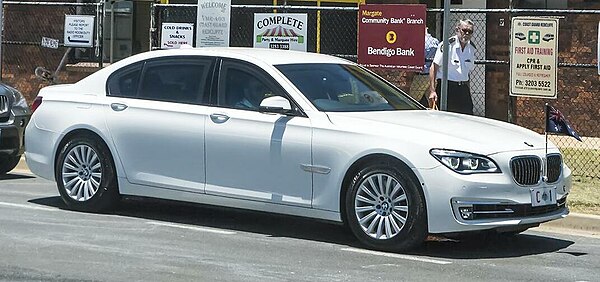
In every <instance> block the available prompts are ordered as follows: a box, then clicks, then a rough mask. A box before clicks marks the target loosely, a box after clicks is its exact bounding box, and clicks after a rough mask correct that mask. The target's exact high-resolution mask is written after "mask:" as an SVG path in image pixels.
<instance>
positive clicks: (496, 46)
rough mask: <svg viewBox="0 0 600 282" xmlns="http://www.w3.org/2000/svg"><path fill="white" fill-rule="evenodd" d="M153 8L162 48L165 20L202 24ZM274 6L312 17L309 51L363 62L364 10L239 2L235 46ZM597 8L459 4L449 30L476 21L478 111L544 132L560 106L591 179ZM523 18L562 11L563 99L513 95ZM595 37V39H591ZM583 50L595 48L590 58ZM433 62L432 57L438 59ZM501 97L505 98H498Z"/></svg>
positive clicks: (404, 79) (596, 149) (174, 10)
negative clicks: (515, 45) (512, 60)
mask: <svg viewBox="0 0 600 282" xmlns="http://www.w3.org/2000/svg"><path fill="white" fill-rule="evenodd" d="M153 9H154V10H153V19H152V23H153V25H152V28H153V33H152V38H151V45H152V46H153V47H154V48H157V46H159V42H158V40H159V39H160V30H161V29H160V26H161V23H163V22H177V23H194V24H195V23H196V11H197V10H196V9H197V8H196V5H160V4H157V5H154V7H153ZM274 10H277V12H278V13H286V12H287V13H305V14H307V15H308V23H309V27H308V31H307V32H308V36H307V37H308V38H309V39H308V40H307V42H308V43H307V51H309V52H320V53H324V54H332V55H336V56H340V57H344V58H347V59H351V60H356V54H357V52H356V42H357V24H356V23H357V17H358V8H357V7H314V6H310V7H308V6H303V7H301V6H257V5H232V9H231V25H230V26H231V33H230V45H231V46H238V47H243V46H245V47H251V46H253V42H252V36H253V34H252V33H253V23H254V21H253V20H254V14H255V13H272V12H273V11H274ZM442 12H443V10H442V9H428V12H427V17H428V21H427V24H428V27H429V31H430V32H431V33H432V35H433V36H435V37H437V38H441V37H442V30H441V28H440V26H441V24H442V23H441V22H442ZM596 12H599V11H593V10H587V11H582V10H571V11H567V10H564V11H556V10H555V11H549V10H546V11H544V10H540V11H533V10H516V9H512V10H508V9H495V10H492V9H453V11H452V13H451V19H450V26H449V27H448V28H450V29H451V28H453V27H454V26H455V25H456V24H457V23H458V21H459V20H461V19H464V18H469V19H471V20H472V21H473V22H474V23H475V32H474V34H473V37H472V39H471V40H472V42H474V43H475V46H476V47H477V51H476V58H478V60H477V62H476V68H475V69H474V70H473V71H472V72H471V74H470V88H471V95H472V97H473V106H474V113H475V115H479V116H488V117H494V115H498V113H500V114H504V115H506V116H508V117H509V121H511V122H513V123H517V124H519V125H521V126H524V127H527V128H530V129H532V130H534V131H536V132H538V133H543V132H544V124H545V123H544V120H545V115H544V103H546V102H549V103H551V104H554V105H555V106H557V107H558V108H559V109H561V110H562V111H563V113H564V114H565V115H566V116H567V117H569V118H570V119H571V121H572V123H573V125H574V127H575V128H576V129H577V130H578V131H579V133H580V134H581V135H582V136H586V137H585V138H584V142H582V143H579V142H578V141H576V140H575V139H572V138H563V137H561V136H551V138H550V139H551V141H553V142H554V143H556V144H557V145H558V146H559V147H561V149H562V150H563V152H564V158H565V161H566V162H567V164H569V165H570V166H571V168H572V169H573V171H574V174H576V175H582V176H591V177H600V139H597V138H596V137H600V130H599V128H600V125H598V120H600V111H599V110H598V109H597V108H598V107H596V106H595V105H597V103H594V102H587V101H585V100H586V99H587V98H586V97H589V98H590V99H589V101H593V100H592V99H591V98H592V97H591V96H594V95H595V94H596V93H598V88H600V83H599V81H598V74H597V73H596V70H595V68H596V63H597V62H593V61H594V60H596V58H595V56H590V54H594V55H595V52H596V50H595V48H593V47H594V46H595V42H597V34H594V33H591V32H589V31H594V30H596V27H597V25H598V22H599V21H600V13H596ZM527 13H528V14H527ZM517 15H535V16H558V17H559V18H560V19H561V20H560V22H561V26H560V27H561V28H560V35H559V42H560V45H561V46H560V54H559V69H558V76H559V85H558V93H559V94H558V99H557V100H547V99H532V98H521V97H519V98H509V97H508V91H509V89H508V87H509V76H508V73H509V71H510V70H509V45H510V41H509V38H510V34H509V32H510V19H511V17H512V16H517ZM317 18H318V21H317ZM317 22H318V23H317ZM494 27H495V28H494ZM317 29H318V30H317ZM317 36H318V37H319V38H318V40H317ZM317 42H318V43H317ZM565 42H566V43H565ZM591 42H594V44H589V43H591ZM490 44H492V45H490ZM582 52H587V55H586V54H582ZM426 59H427V60H429V61H430V60H432V59H433V58H426ZM375 71H376V72H377V73H379V74H380V75H382V76H383V77H385V78H386V79H388V80H390V81H392V82H394V83H395V84H396V85H398V86H399V87H400V88H402V89H404V90H405V91H406V92H408V93H409V94H410V95H411V96H413V97H414V98H415V99H417V100H419V99H420V98H421V97H422V95H423V93H425V91H426V89H427V88H428V86H429V80H428V79H426V76H424V75H419V74H417V73H413V72H403V71H395V70H375ZM495 96H497V97H499V98H494V97H495ZM596 101H597V100H596ZM498 108H500V110H499V109H498ZM465 134H476V133H465Z"/></svg>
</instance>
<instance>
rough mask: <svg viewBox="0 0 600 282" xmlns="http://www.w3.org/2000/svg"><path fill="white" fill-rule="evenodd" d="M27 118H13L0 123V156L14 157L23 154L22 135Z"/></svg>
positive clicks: (26, 116) (24, 116)
mask: <svg viewBox="0 0 600 282" xmlns="http://www.w3.org/2000/svg"><path fill="white" fill-rule="evenodd" d="M29 118H30V116H29V115H23V116H15V117H14V118H11V119H10V120H8V121H6V122H4V123H0V155H2V156H11V157H14V156H20V155H22V154H23V152H24V149H25V148H24V146H23V144H24V139H23V135H24V133H25V127H26V126H27V123H28V122H29Z"/></svg>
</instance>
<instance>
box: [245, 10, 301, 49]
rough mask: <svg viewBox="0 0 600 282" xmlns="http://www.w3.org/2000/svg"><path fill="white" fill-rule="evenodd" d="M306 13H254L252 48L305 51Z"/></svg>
mask: <svg viewBox="0 0 600 282" xmlns="http://www.w3.org/2000/svg"><path fill="white" fill-rule="evenodd" d="M306 19H307V16H306V14H254V37H253V39H254V40H253V41H254V48H268V49H284V50H296V51H304V52H306V29H307V26H306Z"/></svg>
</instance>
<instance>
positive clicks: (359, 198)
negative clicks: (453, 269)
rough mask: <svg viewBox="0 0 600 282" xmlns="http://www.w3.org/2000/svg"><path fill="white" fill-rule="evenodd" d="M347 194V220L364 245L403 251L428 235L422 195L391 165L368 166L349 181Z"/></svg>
mask: <svg viewBox="0 0 600 282" xmlns="http://www.w3.org/2000/svg"><path fill="white" fill-rule="evenodd" d="M349 189H350V190H349V191H348V193H347V194H346V211H347V212H346V220H347V223H348V226H349V227H350V229H351V230H352V233H354V235H355V236H356V237H357V238H358V239H359V240H360V241H361V242H362V243H363V244H365V245H367V246H369V247H371V248H374V249H379V250H388V251H389V250H392V251H403V250H407V249H410V248H413V247H416V246H418V245H419V244H421V243H422V242H423V240H424V239H425V237H426V235H427V219H426V211H425V200H424V196H423V193H422V192H421V190H420V189H419V187H418V186H417V184H416V183H415V182H414V181H413V180H412V178H411V177H410V176H409V175H408V172H406V171H404V170H403V169H401V168H399V167H398V166H397V165H395V164H393V163H377V164H370V165H367V166H366V167H364V168H363V169H361V170H360V171H359V172H358V173H357V174H356V175H355V176H354V177H353V179H352V182H351V184H350V187H349Z"/></svg>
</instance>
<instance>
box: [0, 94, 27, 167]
mask: <svg viewBox="0 0 600 282" xmlns="http://www.w3.org/2000/svg"><path fill="white" fill-rule="evenodd" d="M30 117H31V111H30V110H29V107H28V106H27V101H26V100H25V97H23V95H22V94H21V92H19V91H18V90H17V89H14V88H12V87H10V86H8V85H6V84H4V83H1V82H0V175H3V174H6V173H7V172H9V171H11V170H12V169H13V168H15V167H16V166H17V164H18V163H19V159H20V158H21V155H22V154H23V151H24V148H23V144H24V143H23V133H24V132H25V126H26V125H27V122H29V118H30Z"/></svg>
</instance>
